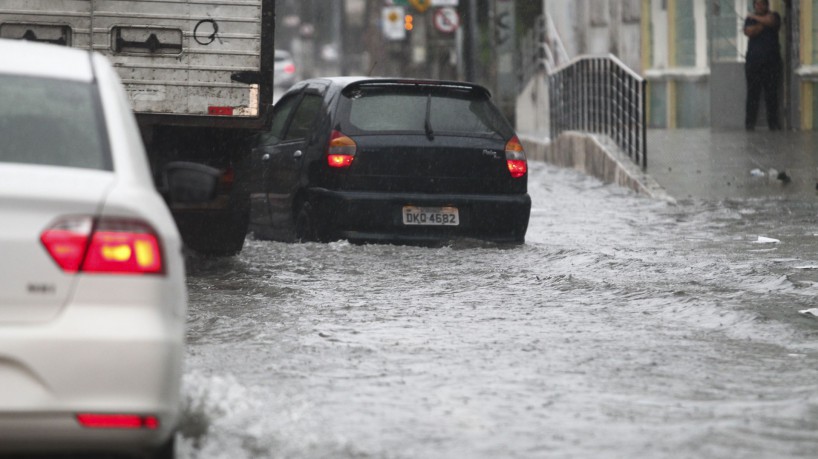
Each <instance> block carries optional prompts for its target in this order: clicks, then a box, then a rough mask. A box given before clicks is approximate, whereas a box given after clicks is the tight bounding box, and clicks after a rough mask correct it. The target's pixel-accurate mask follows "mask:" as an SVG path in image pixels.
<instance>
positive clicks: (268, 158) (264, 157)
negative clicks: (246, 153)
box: [261, 153, 270, 161]
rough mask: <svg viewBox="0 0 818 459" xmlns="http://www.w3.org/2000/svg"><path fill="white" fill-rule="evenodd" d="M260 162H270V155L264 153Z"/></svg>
mask: <svg viewBox="0 0 818 459" xmlns="http://www.w3.org/2000/svg"><path fill="white" fill-rule="evenodd" d="M261 160H262V161H269V160H270V153H264V155H262V156H261Z"/></svg>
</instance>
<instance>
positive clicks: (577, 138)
mask: <svg viewBox="0 0 818 459" xmlns="http://www.w3.org/2000/svg"><path fill="white" fill-rule="evenodd" d="M517 137H518V138H519V139H520V143H522V144H523V148H525V151H526V154H527V156H528V157H529V159H532V160H535V161H544V162H547V163H550V164H554V165H556V166H559V167H565V168H571V169H575V170H578V171H580V172H583V173H585V174H587V175H591V176H593V177H596V178H598V179H600V180H602V181H603V182H605V183H615V184H617V185H619V186H623V187H625V188H629V189H631V190H634V191H636V192H637V193H640V194H645V195H647V196H649V197H651V198H653V199H660V200H662V201H666V202H668V203H670V204H676V199H675V198H673V197H672V196H670V195H669V194H668V193H667V191H665V189H664V188H662V186H661V185H659V183H658V182H656V180H655V179H654V178H653V177H651V176H650V175H648V174H646V173H645V172H643V171H642V168H640V167H639V166H638V165H637V164H635V163H634V162H633V161H632V160H631V159H630V158H629V157H628V155H626V154H625V153H624V152H623V151H622V150H621V149H620V148H619V147H618V146H617V145H616V144H615V143H614V142H613V140H611V139H610V138H609V137H608V136H604V135H599V134H587V133H582V132H577V131H566V132H563V133H561V134H560V135H559V137H557V139H556V140H555V141H553V142H551V141H550V139H548V138H544V137H541V136H536V135H531V134H518V135H517Z"/></svg>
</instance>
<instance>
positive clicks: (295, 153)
mask: <svg viewBox="0 0 818 459" xmlns="http://www.w3.org/2000/svg"><path fill="white" fill-rule="evenodd" d="M302 155H304V153H302V152H301V150H295V152H293V159H298V158H300V157H301V156H302Z"/></svg>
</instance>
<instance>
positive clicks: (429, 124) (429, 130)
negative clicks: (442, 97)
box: [423, 94, 435, 140]
mask: <svg viewBox="0 0 818 459" xmlns="http://www.w3.org/2000/svg"><path fill="white" fill-rule="evenodd" d="M431 115H432V94H429V97H428V98H426V122H425V123H423V127H425V128H426V137H428V138H429V140H434V139H435V131H433V130H432V120H431Z"/></svg>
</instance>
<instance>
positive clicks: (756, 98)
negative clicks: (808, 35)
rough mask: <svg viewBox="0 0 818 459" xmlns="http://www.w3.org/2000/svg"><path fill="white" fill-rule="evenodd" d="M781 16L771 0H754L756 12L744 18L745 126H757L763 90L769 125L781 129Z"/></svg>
mask: <svg viewBox="0 0 818 459" xmlns="http://www.w3.org/2000/svg"><path fill="white" fill-rule="evenodd" d="M780 28H781V16H779V15H778V13H776V12H773V11H770V2H769V0H755V1H754V2H753V14H751V15H749V16H747V19H745V20H744V35H746V36H747V37H748V38H749V39H750V40H749V42H748V44H747V57H746V63H745V65H744V74H745V76H746V78H747V106H746V113H745V118H744V127H745V128H746V129H747V130H748V131H752V130H753V129H755V125H756V118H757V116H758V106H759V102H760V101H761V93H762V92H763V93H764V107H765V109H766V111H767V125H768V126H769V128H770V130H771V131H776V130H779V129H781V125H780V124H779V121H778V87H779V85H780V82H781V52H780V46H779V44H778V30H779V29H780Z"/></svg>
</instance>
